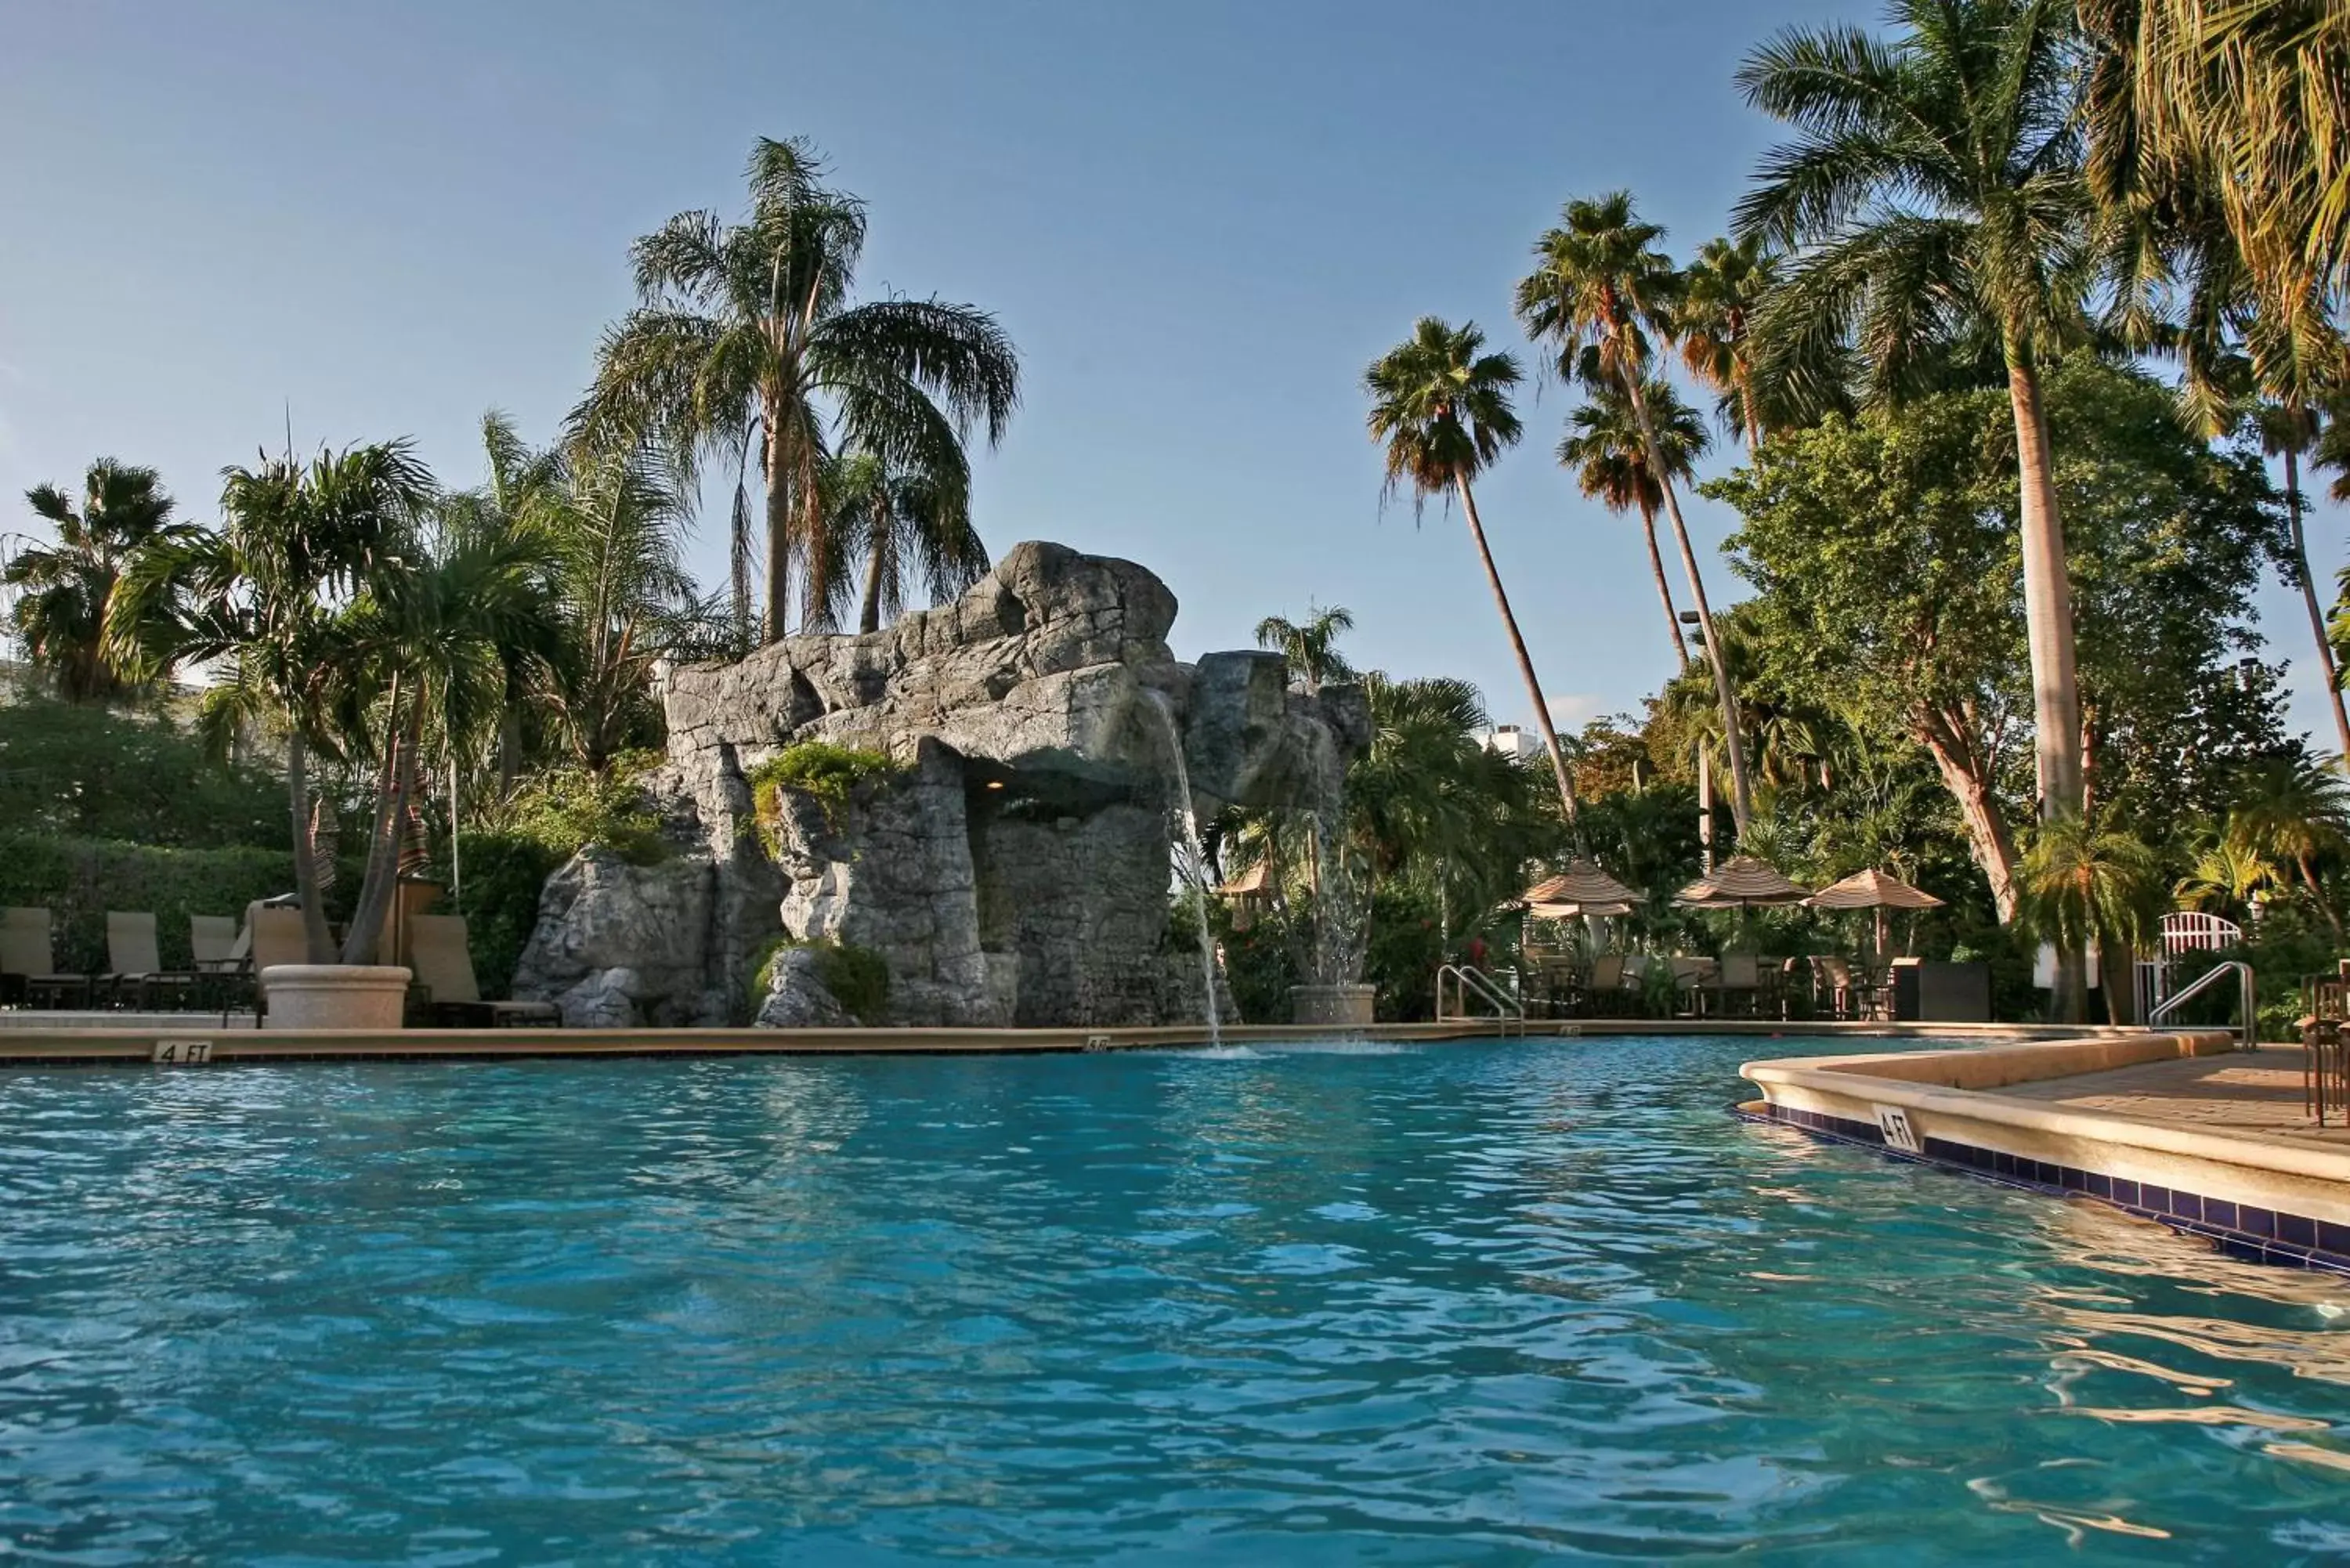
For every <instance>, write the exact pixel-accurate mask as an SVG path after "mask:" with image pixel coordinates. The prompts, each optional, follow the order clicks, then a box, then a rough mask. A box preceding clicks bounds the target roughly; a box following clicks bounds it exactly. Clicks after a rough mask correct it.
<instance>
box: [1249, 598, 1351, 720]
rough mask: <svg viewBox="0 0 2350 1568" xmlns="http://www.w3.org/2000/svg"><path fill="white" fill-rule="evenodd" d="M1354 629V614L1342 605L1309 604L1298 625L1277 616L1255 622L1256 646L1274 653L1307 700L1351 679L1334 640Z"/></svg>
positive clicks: (1349, 669)
mask: <svg viewBox="0 0 2350 1568" xmlns="http://www.w3.org/2000/svg"><path fill="white" fill-rule="evenodd" d="M1354 629H1355V615H1354V612H1353V611H1352V610H1349V609H1347V607H1345V606H1344V605H1332V606H1331V607H1329V608H1327V609H1324V608H1321V607H1318V606H1313V605H1309V606H1307V607H1306V616H1305V622H1304V624H1302V625H1301V624H1299V623H1298V622H1295V621H1293V620H1289V619H1287V618H1284V617H1282V616H1277V615H1269V616H1267V617H1265V618H1263V620H1261V621H1259V622H1257V623H1256V645H1257V646H1258V647H1259V648H1270V649H1275V650H1277V651H1278V652H1279V653H1280V654H1281V657H1282V659H1283V661H1284V663H1286V664H1287V665H1288V666H1289V673H1290V675H1291V676H1292V678H1294V679H1295V680H1296V681H1297V683H1298V684H1299V685H1300V686H1302V687H1304V688H1305V694H1306V695H1307V696H1309V697H1311V696H1314V695H1315V694H1316V693H1317V692H1319V691H1321V690H1322V688H1323V687H1324V686H1326V685H1328V684H1330V683H1332V682H1335V681H1342V680H1354V679H1355V667H1354V666H1353V665H1351V664H1349V663H1347V656H1346V655H1345V654H1342V653H1340V652H1339V651H1338V639H1340V638H1341V637H1344V636H1345V635H1346V634H1347V633H1348V632H1350V631H1352V630H1354Z"/></svg>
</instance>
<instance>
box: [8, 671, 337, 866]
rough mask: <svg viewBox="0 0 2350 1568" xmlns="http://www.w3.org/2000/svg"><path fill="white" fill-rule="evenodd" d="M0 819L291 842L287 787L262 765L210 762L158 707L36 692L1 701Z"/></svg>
mask: <svg viewBox="0 0 2350 1568" xmlns="http://www.w3.org/2000/svg"><path fill="white" fill-rule="evenodd" d="M0 822H5V823H6V824H7V825H8V829H9V831H11V832H13V833H22V834H26V835H36V834H47V835H54V836H59V837H66V838H81V839H119V840H121V841H123V842H125V843H130V844H143V845H159V846H172V847H185V848H210V847H218V846H224V845H232V844H244V845H258V846H264V847H276V848H284V847H286V846H288V845H289V844H290V842H291V833H290V830H289V826H288V821H287V815H286V786H285V784H283V783H282V782H280V781H279V780H278V779H276V777H274V776H273V775H272V774H270V773H268V772H267V771H266V770H265V769H261V768H255V767H246V766H240V765H236V764H233V763H219V762H214V761H213V760H212V759H211V758H210V757H208V756H206V755H205V754H204V751H203V746H202V745H200V744H199V743H198V742H197V741H196V739H195V737H194V736H192V735H191V734H189V733H188V732H185V731H183V730H182V729H179V728H177V727H176V726H174V725H173V724H172V722H169V721H168V720H167V719H165V718H163V717H161V715H160V713H157V714H141V713H137V712H132V711H125V710H122V709H117V708H105V707H99V706H84V707H77V706H75V705H74V704H72V703H70V702H64V701H58V700H57V699H56V698H54V697H47V696H43V695H39V694H35V693H26V694H23V695H20V696H17V697H16V698H15V699H14V700H12V701H0ZM289 853H290V851H289ZM278 890H279V891H283V889H282V888H281V889H278Z"/></svg>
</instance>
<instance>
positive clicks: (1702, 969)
mask: <svg viewBox="0 0 2350 1568" xmlns="http://www.w3.org/2000/svg"><path fill="white" fill-rule="evenodd" d="M1670 962H1671V964H1672V966H1673V998H1674V1011H1675V1012H1686V1013H1687V1014H1688V1015H1689V1016H1690V1017H1692V1018H1702V1017H1703V1016H1704V1015H1705V993H1706V989H1707V987H1708V986H1709V985H1710V984H1711V981H1712V979H1713V973H1714V965H1713V961H1712V960H1711V959H1707V958H1690V957H1686V956H1677V957H1675V958H1673V959H1672V960H1670Z"/></svg>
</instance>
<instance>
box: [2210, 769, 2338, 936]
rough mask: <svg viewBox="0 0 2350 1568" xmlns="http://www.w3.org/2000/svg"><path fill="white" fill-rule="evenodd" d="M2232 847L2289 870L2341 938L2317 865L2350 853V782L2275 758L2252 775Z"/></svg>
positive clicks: (2233, 827)
mask: <svg viewBox="0 0 2350 1568" xmlns="http://www.w3.org/2000/svg"><path fill="white" fill-rule="evenodd" d="M2227 836H2228V841H2229V843H2230V845H2231V846H2234V847H2235V848H2236V849H2237V850H2239V851H2240V852H2242V853H2246V854H2249V855H2252V856H2256V857H2259V858H2261V859H2263V860H2266V861H2269V862H2270V863H2272V864H2278V863H2285V864H2290V865H2291V866H2292V867H2293V869H2294V870H2295V871H2297V872H2299V873H2300V875H2301V885H2302V887H2303V888H2305V889H2306V890H2307V891H2308V893H2309V896H2310V898H2312V899H2314V901H2315V902H2316V905H2317V909H2318V912H2319V913H2320V914H2322V915H2324V917H2325V920H2326V923H2327V924H2328V925H2330V926H2332V927H2333V928H2334V937H2335V939H2336V940H2339V939H2340V938H2341V936H2342V917H2341V916H2340V915H2339V914H2337V913H2335V912H2334V905H2333V903H2332V901H2331V900H2329V899H2328V898H2326V896H2325V889H2324V888H2323V887H2321V886H2320V885H2319V883H2318V880H2317V861H2318V860H2319V858H2320V857H2324V856H2327V855H2338V854H2340V853H2342V852H2343V851H2344V850H2345V848H2350V780H2345V778H2344V777H2343V776H2342V774H2341V772H2340V770H2339V769H2338V768H2332V767H2327V766H2324V764H2322V763H2316V762H2313V761H2311V760H2310V759H2309V758H2306V757H2273V758H2271V759H2269V760H2268V761H2266V762H2264V763H2261V764H2260V765H2259V766H2258V767H2256V768H2254V769H2252V770H2251V774H2249V776H2248V777H2247V778H2246V779H2245V781H2244V790H2243V794H2241V796H2240V797H2239V798H2238V800H2237V802H2236V805H2235V809H2234V810H2232V811H2230V813H2229V814H2228V835H2227Z"/></svg>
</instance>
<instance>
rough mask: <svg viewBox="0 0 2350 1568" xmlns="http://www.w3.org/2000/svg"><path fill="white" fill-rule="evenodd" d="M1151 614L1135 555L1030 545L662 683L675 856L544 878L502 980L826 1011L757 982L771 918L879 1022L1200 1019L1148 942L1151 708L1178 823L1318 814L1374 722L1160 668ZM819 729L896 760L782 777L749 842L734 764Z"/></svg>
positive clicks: (654, 1015) (1278, 665)
mask: <svg viewBox="0 0 2350 1568" xmlns="http://www.w3.org/2000/svg"><path fill="white" fill-rule="evenodd" d="M1174 619H1175V598H1174V596H1173V595H1172V594H1171V593H1170V592H1169V591H1168V589H1167V587H1166V585H1165V584H1163V583H1161V582H1160V581H1159V579H1158V578H1157V577H1156V576H1153V575H1151V573H1149V571H1147V570H1145V569H1144V568H1142V567H1141V566H1136V565H1134V564H1133V563H1132V562H1128V561H1118V560H1111V559H1107V558H1104V557H1100V556H1085V555H1080V554H1078V553H1077V552H1076V551H1074V550H1070V549H1067V548H1066V547H1064V546H1061V545H1046V544H1035V543H1032V544H1025V545H1016V546H1014V548H1013V549H1012V550H1011V551H1010V552H1009V553H1007V554H1006V555H1005V556H1004V557H1003V560H1002V561H1000V562H998V563H997V565H996V566H995V569H994V570H993V571H992V572H990V573H989V574H988V575H987V576H985V577H983V578H982V579H981V581H980V582H979V583H978V585H977V586H975V587H972V589H971V591H970V592H968V593H966V594H965V595H964V596H963V597H962V598H961V599H959V600H957V601H956V602H955V603H953V604H951V605H947V606H944V607H941V608H938V609H933V610H926V611H920V612H916V613H914V614H910V615H908V616H906V617H905V618H902V619H900V620H899V622H898V623H897V624H896V625H895V626H893V627H891V628H889V629H888V630H885V631H879V632H875V633H871V634H869V635H866V636H861V637H834V636H801V637H794V638H787V639H784V640H783V641H781V642H777V643H774V644H771V645H769V646H768V647H765V648H763V649H760V650H759V651H758V652H756V653H754V654H753V655H752V656H751V657H749V658H748V659H743V660H742V661H741V662H739V663H733V664H712V665H696V666H689V667H685V668H681V669H679V670H675V671H673V672H672V673H671V675H670V677H669V679H668V681H667V687H666V691H665V693H664V701H665V705H666V709H667V713H668V719H669V756H668V761H667V763H665V765H664V766H662V767H661V768H660V769H659V770H658V771H657V772H656V773H655V774H652V775H651V776H650V779H649V780H648V787H649V788H650V790H651V791H652V793H653V794H654V796H655V799H656V802H657V804H658V805H660V808H661V809H662V811H663V812H664V814H665V815H666V816H667V817H668V819H669V820H670V821H671V823H673V824H674V832H675V836H677V838H678V840H679V846H680V848H679V853H678V854H677V855H676V856H675V857H672V858H671V859H668V860H665V861H663V862H661V863H660V864H658V865H654V866H650V867H637V866H631V865H629V864H627V863H626V862H623V861H621V860H619V859H618V858H617V857H611V856H609V855H605V854H601V853H599V852H598V851H594V850H590V851H587V852H585V853H583V854H582V855H580V856H579V857H577V858H575V859H574V860H573V861H572V863H571V864H569V865H568V866H566V867H563V869H562V870H560V871H558V872H557V873H556V875H555V876H554V877H551V878H550V879H549V881H548V884H547V888H546V894H545V896H544V897H543V898H542V899H541V902H540V907H539V919H538V925H537V929H536V930H535V931H534V932H533V934H532V937H531V940H530V943H529V945H528V947H527V948H526V949H525V951H524V954H523V957H522V961H521V963H520V965H519V967H518V969H517V971H516V974H515V992H516V994H517V995H521V996H527V997H538V998H544V999H546V1000H551V1001H554V1002H556V1003H557V1004H558V1005H559V1006H560V1007H561V1008H562V1010H563V1013H564V1018H565V1022H566V1023H577V1024H606V1023H633V1022H641V1023H661V1024H669V1023H705V1024H718V1023H740V1022H743V1021H744V1020H745V1019H746V1018H748V1017H750V1016H752V1015H753V1013H754V1012H764V1020H765V1021H766V1022H770V1023H803V1022H811V1021H816V1020H819V1019H827V1018H831V1017H834V1016H837V1012H836V1011H835V1009H837V1002H835V1001H834V999H832V998H831V997H830V996H829V995H826V994H819V993H821V992H822V989H823V988H822V983H821V981H820V980H818V979H817V978H816V970H817V967H818V966H816V965H814V964H811V963H809V962H806V961H796V960H795V961H786V962H784V963H781V964H778V965H775V966H774V967H775V973H776V979H775V985H774V989H773V990H768V989H766V988H764V987H761V986H759V985H758V984H757V978H758V977H757V976H756V975H755V973H754V971H756V969H757V967H758V963H759V960H760V958H761V956H762V955H763V954H764V953H767V952H768V951H770V950H772V949H773V948H774V947H775V943H776V940H777V939H778V938H783V937H786V936H787V937H789V938H790V939H792V940H795V941H799V942H807V941H824V940H830V941H837V942H842V943H848V944H853V945H854V946H856V947H858V948H863V949H868V950H872V951H874V952H878V953H879V954H880V955H881V956H882V958H883V959H884V960H885V961H886V962H887V964H888V968H889V1001H888V1007H887V1014H888V1022H889V1023H899V1024H948V1025H974V1026H979V1025H1007V1024H1021V1025H1054V1024H1133V1023H1159V1022H1162V1021H1164V1022H1170V1023H1171V1022H1184V1021H1194V1020H1197V1019H1198V1018H1199V1017H1200V1015H1201V1000H1200V983H1201V981H1200V975H1199V965H1198V960H1197V958H1196V957H1195V956H1192V957H1189V958H1188V961H1187V955H1185V954H1181V953H1176V952H1172V951H1170V950H1168V945H1167V943H1166V940H1165V938H1166V933H1167V910H1168V902H1169V895H1170V845H1171V843H1172V838H1171V834H1172V831H1173V829H1172V827H1171V826H1170V823H1171V818H1170V810H1169V807H1170V805H1171V804H1172V794H1173V787H1174V786H1173V785H1172V784H1170V774H1171V772H1172V770H1171V767H1170V756H1169V747H1170V738H1169V734H1168V732H1167V723H1168V722H1169V720H1170V719H1171V720H1172V722H1173V723H1174V724H1175V726H1176V728H1177V730H1178V731H1179V732H1180V736H1181V743H1182V746H1183V754H1184V758H1185V761H1186V763H1187V764H1188V766H1189V770H1190V774H1191V787H1192V791H1193V795H1194V803H1195V805H1197V806H1198V808H1199V810H1200V812H1201V815H1202V816H1204V815H1207V814H1208V813H1209V812H1211V811H1213V810H1215V809H1217V808H1219V807H1221V806H1222V805H1309V806H1311V805H1325V804H1327V803H1330V802H1334V801H1335V800H1336V797H1337V793H1338V789H1339V786H1340V783H1341V780H1342V778H1343V775H1344V772H1345V768H1346V763H1347V759H1348V758H1349V757H1350V756H1351V755H1352V754H1353V753H1355V752H1357V750H1359V749H1360V748H1361V747H1362V746H1363V745H1365V744H1366V743H1367V741H1368V730H1369V720H1368V713H1367V709H1366V708H1365V706H1364V703H1363V701H1362V697H1361V694H1360V692H1359V691H1356V690H1354V689H1352V688H1347V687H1334V688H1331V689H1328V690H1326V691H1324V692H1323V693H1322V694H1321V695H1320V696H1318V697H1315V698H1310V699H1309V698H1306V697H1303V696H1300V695H1298V694H1296V693H1295V692H1292V691H1290V690H1289V689H1288V684H1287V681H1286V679H1285V676H1284V670H1283V666H1282V661H1281V659H1280V658H1279V656H1278V655H1274V654H1270V653H1255V652H1243V653H1217V654H1210V655H1208V656H1207V657H1206V658H1204V659H1201V661H1200V662H1199V663H1198V664H1197V665H1188V664H1180V663H1178V662H1176V660H1175V659H1174V657H1173V655H1172V654H1171V653H1170V651H1169V649H1168V646H1167V641H1166V638H1167V633H1168V630H1169V628H1170V627H1171V626H1172V624H1173V622H1174ZM1153 693H1156V694H1157V695H1155V696H1154V695H1153ZM1161 709H1163V710H1164V713H1165V715H1166V716H1165V717H1162V716H1161V711H1160V710H1161ZM816 740H821V741H828V742H834V743H836V744H839V745H845V746H853V747H857V748H860V749H863V750H868V751H873V752H879V753H886V754H887V755H888V756H889V758H890V759H891V760H892V762H893V763H896V764H897V773H896V774H895V776H893V777H889V778H886V779H880V780H876V781H872V782H870V783H868V784H863V785H860V786H859V787H858V789H857V790H856V792H855V793H854V794H853V796H852V797H851V798H850V799H848V800H847V802H846V803H834V804H833V805H831V806H830V808H829V809H828V808H827V805H826V804H825V803H823V802H820V801H818V800H817V799H816V798H815V797H813V796H811V795H808V794H802V793H799V792H796V791H789V790H787V791H784V792H782V794H781V798H780V800H779V803H778V805H779V807H780V809H779V810H777V811H776V812H775V813H774V814H773V815H772V816H771V819H770V822H769V824H768V833H767V834H766V835H765V836H763V835H762V834H761V832H760V831H759V826H758V824H757V823H756V822H755V820H754V808H753V802H752V798H751V793H752V792H751V788H750V785H749V784H748V782H747V780H746V777H745V774H746V772H747V771H748V770H751V769H754V768H755V767H757V766H758V765H759V763H762V762H763V761H764V760H765V759H767V758H769V757H772V756H775V755H776V754H778V753H782V752H783V751H785V749H786V748H789V747H791V746H793V745H795V744H798V743H800V742H807V741H816ZM765 838H772V840H773V844H774V848H773V852H772V853H771V851H770V848H769V846H768V844H767V843H766V842H765V841H764V839H765ZM763 999H764V1000H763Z"/></svg>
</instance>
